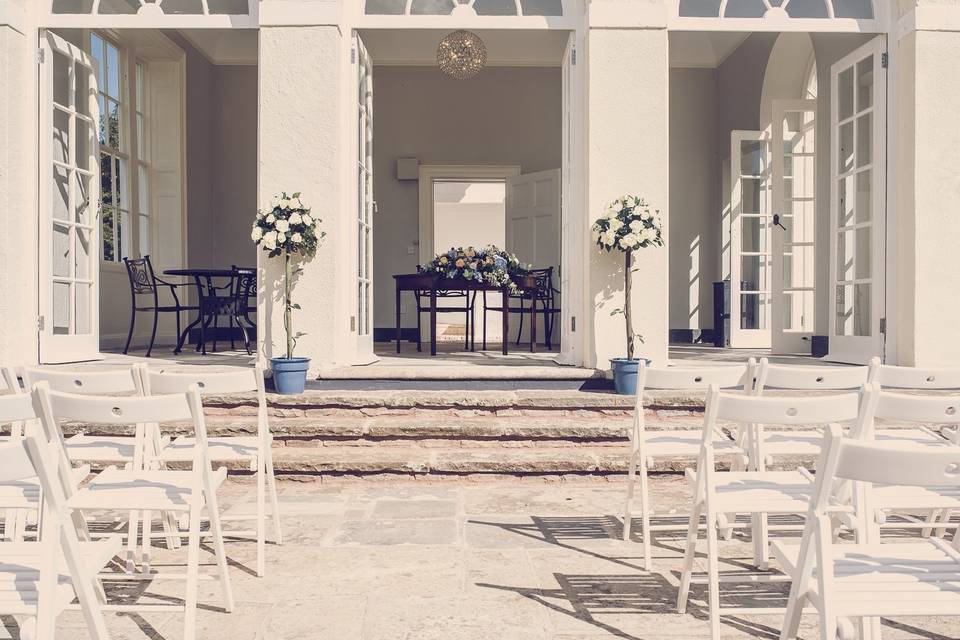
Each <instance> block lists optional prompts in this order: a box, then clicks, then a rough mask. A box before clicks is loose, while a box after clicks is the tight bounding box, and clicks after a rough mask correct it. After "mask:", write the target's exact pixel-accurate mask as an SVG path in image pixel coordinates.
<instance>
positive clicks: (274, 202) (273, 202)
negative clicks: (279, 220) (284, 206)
mask: <svg viewBox="0 0 960 640" xmlns="http://www.w3.org/2000/svg"><path fill="white" fill-rule="evenodd" d="M279 206H280V198H279V197H277V196H273V197H272V198H270V208H271V209H276V208H277V207H279Z"/></svg>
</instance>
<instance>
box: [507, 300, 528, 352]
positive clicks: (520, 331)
mask: <svg viewBox="0 0 960 640" xmlns="http://www.w3.org/2000/svg"><path fill="white" fill-rule="evenodd" d="M525 302H526V300H525V299H524V298H520V327H519V329H517V346H518V347H519V346H520V337H521V336H522V335H523V311H524V309H526V308H527V305H526V304H525ZM504 304H510V301H509V300H505V301H504ZM503 339H504V340H508V339H509V338H508V337H507V336H504V337H503Z"/></svg>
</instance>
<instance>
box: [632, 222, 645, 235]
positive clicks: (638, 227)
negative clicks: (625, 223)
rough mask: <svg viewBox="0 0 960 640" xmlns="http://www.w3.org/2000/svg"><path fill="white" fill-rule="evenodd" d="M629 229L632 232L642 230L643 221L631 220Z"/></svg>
mask: <svg viewBox="0 0 960 640" xmlns="http://www.w3.org/2000/svg"><path fill="white" fill-rule="evenodd" d="M630 230H631V231H633V232H634V233H637V232H638V231H641V230H643V222H641V221H640V220H634V221H633V222H631V223H630Z"/></svg>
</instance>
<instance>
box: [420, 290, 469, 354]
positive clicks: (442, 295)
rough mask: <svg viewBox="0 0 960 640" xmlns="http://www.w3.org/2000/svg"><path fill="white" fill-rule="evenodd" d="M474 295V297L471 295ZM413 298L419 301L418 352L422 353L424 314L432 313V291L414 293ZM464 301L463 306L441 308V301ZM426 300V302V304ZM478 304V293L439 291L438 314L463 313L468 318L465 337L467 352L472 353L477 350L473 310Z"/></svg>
mask: <svg viewBox="0 0 960 640" xmlns="http://www.w3.org/2000/svg"><path fill="white" fill-rule="evenodd" d="M471 293H473V296H471V295H470V294H471ZM413 296H414V298H415V299H416V301H417V351H422V349H423V338H422V314H424V313H430V291H429V290H423V291H414V292H413ZM458 299H463V304H462V305H454V306H443V307H441V306H440V301H441V300H445V301H450V300H458ZM424 300H426V302H424ZM476 302H477V292H476V291H474V292H470V291H442V290H439V289H438V290H437V314H438V315H439V314H441V313H462V314H464V316H465V317H466V322H467V326H466V334H465V335H464V342H465V347H466V350H467V351H470V349H471V348H476V344H477V343H476V336H475V335H474V326H473V324H474V323H473V308H474V305H475V304H476Z"/></svg>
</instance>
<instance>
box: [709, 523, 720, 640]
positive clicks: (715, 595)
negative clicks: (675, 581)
mask: <svg viewBox="0 0 960 640" xmlns="http://www.w3.org/2000/svg"><path fill="white" fill-rule="evenodd" d="M712 516H713V514H711V513H710V509H709V508H708V509H707V583H708V584H707V587H708V590H709V598H708V600H709V606H710V637H711V638H712V639H713V640H720V548H719V544H718V542H717V524H716V518H715V517H712Z"/></svg>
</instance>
